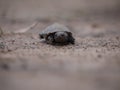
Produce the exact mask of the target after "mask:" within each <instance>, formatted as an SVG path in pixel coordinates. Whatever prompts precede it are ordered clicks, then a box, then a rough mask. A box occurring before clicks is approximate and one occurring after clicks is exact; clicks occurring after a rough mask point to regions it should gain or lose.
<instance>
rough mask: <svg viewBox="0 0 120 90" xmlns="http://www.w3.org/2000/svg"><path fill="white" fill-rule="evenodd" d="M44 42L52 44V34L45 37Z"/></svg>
mask: <svg viewBox="0 0 120 90" xmlns="http://www.w3.org/2000/svg"><path fill="white" fill-rule="evenodd" d="M46 43H47V44H54V37H53V35H49V36H48V37H47V38H46Z"/></svg>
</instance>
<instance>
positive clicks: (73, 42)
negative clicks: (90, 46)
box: [69, 35, 75, 44]
mask: <svg viewBox="0 0 120 90" xmlns="http://www.w3.org/2000/svg"><path fill="white" fill-rule="evenodd" d="M69 43H71V44H75V39H74V38H73V36H72V35H70V37H69Z"/></svg>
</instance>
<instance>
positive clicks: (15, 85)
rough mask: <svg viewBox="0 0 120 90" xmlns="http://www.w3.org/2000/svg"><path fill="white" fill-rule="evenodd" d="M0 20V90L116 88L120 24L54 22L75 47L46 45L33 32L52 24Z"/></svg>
mask: <svg viewBox="0 0 120 90" xmlns="http://www.w3.org/2000/svg"><path fill="white" fill-rule="evenodd" d="M32 23H33V22H30V23H27V22H25V23H21V22H12V23H11V22H6V21H4V22H0V24H1V27H2V28H3V30H4V32H5V33H7V34H4V35H3V36H2V37H0V90H120V86H119V83H120V22H119V21H114V20H111V21H109V20H108V21H107V20H106V21H105V20H96V21H89V20H88V21H87V20H73V21H59V23H62V24H65V25H67V26H69V28H70V29H71V31H72V32H73V35H74V37H75V39H76V43H75V45H66V46H52V45H47V44H46V43H43V42H42V41H41V40H40V39H39V36H38V33H39V32H40V31H42V30H43V29H44V28H45V27H47V26H48V25H50V24H52V23H53V21H52V22H39V23H38V24H37V25H36V26H35V27H34V28H33V29H31V30H29V31H28V32H26V33H22V34H14V33H12V32H14V31H16V30H19V29H21V28H25V27H27V26H29V25H31V24H32Z"/></svg>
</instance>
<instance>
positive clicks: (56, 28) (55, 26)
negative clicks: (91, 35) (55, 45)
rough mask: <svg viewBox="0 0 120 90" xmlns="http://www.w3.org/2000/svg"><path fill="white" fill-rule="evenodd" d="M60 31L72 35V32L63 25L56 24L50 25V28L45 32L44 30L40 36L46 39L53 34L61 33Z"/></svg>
mask: <svg viewBox="0 0 120 90" xmlns="http://www.w3.org/2000/svg"><path fill="white" fill-rule="evenodd" d="M59 31H64V32H66V33H71V32H70V30H69V29H68V28H67V27H66V26H64V25H62V24H58V23H55V24H53V25H50V26H48V27H47V28H46V29H45V30H43V31H42V32H41V33H40V35H41V36H42V37H43V38H45V37H47V36H48V35H50V34H52V33H55V32H59Z"/></svg>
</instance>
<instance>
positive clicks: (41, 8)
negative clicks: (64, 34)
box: [0, 0, 120, 20]
mask: <svg viewBox="0 0 120 90" xmlns="http://www.w3.org/2000/svg"><path fill="white" fill-rule="evenodd" d="M119 15H120V0H109V1H108V0H74V1H73V0H0V18H1V19H10V20H36V19H38V20H44V19H45V20H46V19H48V20H51V19H67V20H68V19H73V18H78V17H79V18H83V17H84V18H85V17H86V18H91V17H92V16H93V17H100V16H103V17H105V18H111V17H112V16H114V18H118V17H119Z"/></svg>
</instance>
